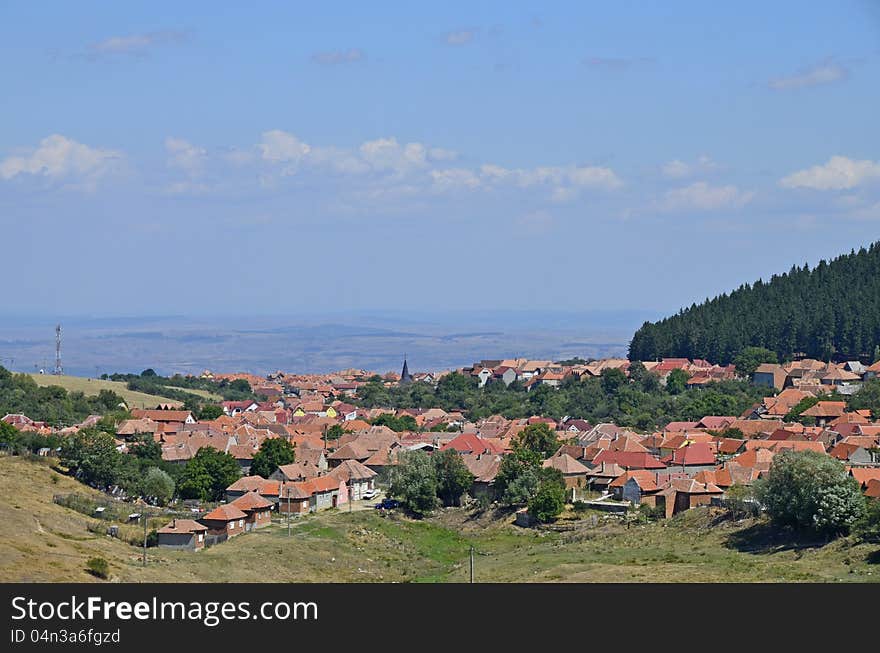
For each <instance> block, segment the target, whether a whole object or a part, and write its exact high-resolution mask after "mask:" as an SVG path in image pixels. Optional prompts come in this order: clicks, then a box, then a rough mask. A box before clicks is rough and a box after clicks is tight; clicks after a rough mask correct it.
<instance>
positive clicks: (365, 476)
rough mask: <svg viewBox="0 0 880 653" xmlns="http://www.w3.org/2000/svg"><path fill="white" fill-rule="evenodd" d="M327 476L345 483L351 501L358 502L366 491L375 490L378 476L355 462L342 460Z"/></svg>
mask: <svg viewBox="0 0 880 653" xmlns="http://www.w3.org/2000/svg"><path fill="white" fill-rule="evenodd" d="M327 476H329V477H331V478H335V479H338V480H340V481H343V482H345V483H347V484H348V491H349V494H350V498H351V500H352V501H360V500H361V499H363V498H364V493H365V492H366V491H367V490H373V489H375V482H376V477H377V476H378V474H377V473H376V472H374V471H373V470H372V469H370V468H369V467H367V466H366V465H363V464H361V463H359V462H358V461H356V460H344V461H343V462H341V463H340V464H339V465H337V466H336V467H334V468H333V471H331V472H330V473H329V474H327Z"/></svg>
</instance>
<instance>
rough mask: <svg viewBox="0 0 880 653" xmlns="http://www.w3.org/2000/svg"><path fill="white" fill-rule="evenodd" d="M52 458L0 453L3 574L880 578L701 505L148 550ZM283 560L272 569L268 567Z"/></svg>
mask: <svg viewBox="0 0 880 653" xmlns="http://www.w3.org/2000/svg"><path fill="white" fill-rule="evenodd" d="M51 464H52V462H51V461H50V460H48V459H43V460H38V461H33V460H28V459H26V458H23V457H18V456H4V457H0V492H2V495H3V496H4V497H5V499H4V501H2V502H0V519H2V521H3V523H4V524H5V525H6V531H5V532H6V535H4V537H3V538H0V581H2V582H16V581H26V582H33V581H36V582H59V581H74V582H97V579H96V578H95V577H94V576H92V575H90V574H89V573H88V571H86V565H87V562H88V561H89V559H91V558H93V557H101V558H103V559H105V560H106V561H107V562H108V563H109V580H110V581H115V580H118V581H134V582H175V581H181V582H265V581H269V582H274V581H279V582H467V581H468V576H469V567H468V556H469V551H470V547H471V546H473V547H474V548H475V552H476V553H475V570H476V580H477V582H492V581H494V582H565V581H575V582H660V581H662V582H773V581H811V582H813V581H818V582H825V581H830V582H838V581H875V580H877V579H878V578H880V564H878V563H880V547H878V545H876V544H873V545H872V544H859V543H856V540H854V539H850V538H839V539H836V540H834V541H832V542H830V543H829V544H825V543H824V542H822V541H815V542H806V543H805V542H804V541H803V540H801V541H800V542H799V543H798V544H794V543H792V542H790V541H788V540H787V539H786V538H785V537H783V536H781V535H780V534H779V533H778V532H776V531H774V530H773V529H771V528H770V527H769V526H768V525H767V524H766V522H763V521H756V520H744V521H741V522H733V521H720V522H719V521H717V518H716V516H713V514H711V513H710V512H709V511H708V510H703V509H695V510H692V511H688V512H686V513H683V514H682V515H681V516H680V517H676V518H674V519H672V520H669V521H668V522H663V521H661V522H651V523H647V524H639V523H633V524H630V525H629V527H627V526H626V525H624V524H623V523H617V522H614V521H608V522H605V521H603V520H602V519H601V518H599V519H598V523H597V525H596V526H592V525H591V524H590V522H589V520H584V519H582V518H578V519H577V521H570V519H571V518H572V516H568V515H563V517H562V519H560V521H559V522H557V523H558V524H559V525H562V526H563V527H565V526H566V524H568V525H570V526H571V530H564V531H562V532H556V531H553V530H535V529H522V528H519V527H516V526H513V525H512V523H511V522H512V516H511V515H510V514H509V513H496V512H494V511H486V512H483V513H480V512H474V511H470V510H466V509H460V508H455V509H446V510H440V511H438V512H437V513H436V514H435V516H433V517H431V518H428V519H424V520H412V519H408V518H405V517H402V516H399V515H393V516H387V517H383V516H381V515H379V514H377V513H378V511H374V510H365V511H361V512H354V513H348V512H347V511H344V510H343V511H336V510H331V511H326V512H323V513H318V514H313V515H309V516H307V517H304V518H300V519H295V520H294V521H293V526H292V528H291V536H290V537H289V538H288V537H287V529H286V526H285V524H284V522H283V520H278V519H277V518H276V523H275V524H273V525H272V526H270V527H268V528H265V529H262V530H260V531H256V532H251V533H247V534H244V535H241V536H239V537H236V538H233V539H231V540H229V541H227V542H224V543H223V544H221V545H218V546H215V547H211V548H209V549H206V550H204V551H200V552H198V553H195V552H185V551H171V550H166V549H159V548H150V549H148V564H147V566H146V568H144V567H142V566H141V549H140V548H138V547H134V546H132V545H130V544H127V543H125V542H123V541H120V540H118V539H114V538H110V537H109V536H106V535H100V534H96V533H94V532H92V531H90V530H89V525H94V523H95V520H94V519H92V518H90V517H88V516H86V515H83V514H81V513H79V512H76V511H74V510H71V509H68V508H64V507H62V506H59V505H56V504H55V503H53V501H52V496H53V494H61V493H71V492H76V493H79V494H88V493H92V494H94V496H95V497H103V498H104V499H106V496H105V495H101V493H99V492H97V491H94V490H90V489H88V488H85V487H84V486H83V485H82V484H80V483H78V482H77V481H74V480H73V479H71V478H69V477H67V476H64V475H62V474H59V473H57V472H55V471H53V469H52V468H51ZM584 524H586V525H584ZM267 569H271V573H270V574H269V573H267V572H266V570H267Z"/></svg>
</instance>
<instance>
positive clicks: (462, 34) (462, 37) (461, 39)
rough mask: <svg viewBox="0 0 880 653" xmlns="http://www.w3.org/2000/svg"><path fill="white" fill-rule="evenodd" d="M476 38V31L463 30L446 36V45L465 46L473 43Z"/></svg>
mask: <svg viewBox="0 0 880 653" xmlns="http://www.w3.org/2000/svg"><path fill="white" fill-rule="evenodd" d="M474 36H476V30H473V29H462V30H458V31H455V32H448V33H447V34H446V43H447V45H465V44H466V43H470V42H471V41H473V40H474Z"/></svg>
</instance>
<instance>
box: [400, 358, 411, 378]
mask: <svg viewBox="0 0 880 653" xmlns="http://www.w3.org/2000/svg"><path fill="white" fill-rule="evenodd" d="M408 383H412V377H411V376H410V374H409V368H408V367H407V366H406V354H404V355H403V370H401V372H400V385H406V384H408Z"/></svg>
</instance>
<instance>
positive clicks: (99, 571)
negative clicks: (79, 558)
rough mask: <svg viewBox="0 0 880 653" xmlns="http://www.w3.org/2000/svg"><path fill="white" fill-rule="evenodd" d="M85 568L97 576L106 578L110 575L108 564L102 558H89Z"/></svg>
mask: <svg viewBox="0 0 880 653" xmlns="http://www.w3.org/2000/svg"><path fill="white" fill-rule="evenodd" d="M86 570H87V571H88V572H89V573H90V574H92V576H97V577H98V578H104V579H106V578H108V577H109V576H110V564H109V563H108V562H107V561H106V560H104V558H89V561H88V562H87V563H86Z"/></svg>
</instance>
